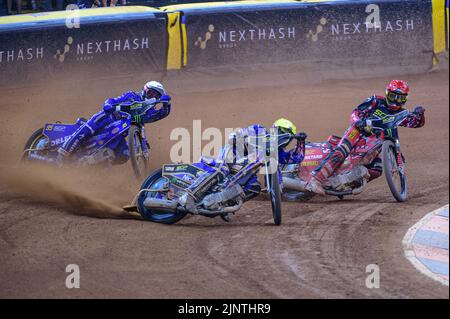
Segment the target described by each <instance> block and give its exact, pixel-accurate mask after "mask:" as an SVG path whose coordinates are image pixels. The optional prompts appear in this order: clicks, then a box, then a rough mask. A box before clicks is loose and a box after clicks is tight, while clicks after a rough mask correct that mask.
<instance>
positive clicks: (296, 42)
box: [0, 0, 448, 86]
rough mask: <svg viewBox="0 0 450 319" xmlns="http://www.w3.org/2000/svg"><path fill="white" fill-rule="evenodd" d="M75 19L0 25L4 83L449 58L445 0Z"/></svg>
mask: <svg viewBox="0 0 450 319" xmlns="http://www.w3.org/2000/svg"><path fill="white" fill-rule="evenodd" d="M77 14H78V15H79V16H77V17H75V16H73V13H71V12H51V13H43V14H28V15H19V16H12V17H3V18H0V86H8V85H10V86H11V85H16V86H20V85H23V84H24V83H36V82H37V81H47V80H49V79H50V80H51V79H54V80H55V79H56V80H60V79H66V80H67V79H69V80H70V78H71V77H72V78H73V77H74V75H80V76H81V77H83V78H93V79H95V78H96V77H110V78H112V77H121V76H130V75H137V74H141V75H142V74H145V75H148V76H150V77H155V78H160V76H161V75H163V74H165V72H166V70H176V72H175V73H178V74H179V75H181V76H184V77H186V75H189V74H190V73H189V72H200V73H198V74H196V75H195V76H197V75H199V76H202V74H208V76H215V75H217V74H220V75H221V76H222V75H223V74H224V70H226V71H227V74H234V73H233V72H234V71H238V72H244V73H245V72H247V71H249V72H250V71H251V70H263V71H264V70H270V71H273V70H279V69H278V68H279V66H284V70H286V69H288V70H291V69H292V70H294V69H296V71H300V72H302V71H303V70H304V69H305V66H306V67H307V68H309V69H310V71H311V70H312V71H314V70H320V71H321V72H322V71H323V72H327V71H328V69H329V68H330V66H335V65H339V67H341V69H342V70H344V71H347V70H353V69H357V68H365V69H366V70H367V71H366V74H367V72H372V70H377V71H379V73H378V75H380V74H383V72H391V73H392V72H397V73H400V72H408V73H409V72H421V71H424V70H426V69H429V68H431V66H432V65H433V62H434V63H435V64H436V63H437V61H438V57H437V54H439V53H442V52H446V51H448V0H372V1H365V0H362V1H357V0H345V1H344V0H334V1H323V0H317V1H314V0H308V1H301V2H299V1H294V0H280V1H270V0H267V1H264V0H249V1H224V2H212V3H193V4H185V5H172V6H168V7H163V8H160V9H152V8H149V7H134V6H128V7H120V8H103V9H87V10H81V11H77ZM398 67H403V69H402V68H400V69H398ZM396 68H397V69H396ZM183 71H186V72H183ZM279 71H280V73H282V72H283V71H282V70H281V69H280V70H279ZM202 72H203V73H202ZM249 72H248V73H249ZM339 72H340V71H339ZM351 72H352V71H350V72H349V73H346V74H351ZM171 74H173V73H171Z"/></svg>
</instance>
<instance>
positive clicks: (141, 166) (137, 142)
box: [128, 125, 148, 179]
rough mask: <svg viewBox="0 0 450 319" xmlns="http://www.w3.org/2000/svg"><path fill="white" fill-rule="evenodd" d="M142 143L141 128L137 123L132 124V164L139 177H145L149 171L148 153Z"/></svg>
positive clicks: (129, 145)
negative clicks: (145, 152)
mask: <svg viewBox="0 0 450 319" xmlns="http://www.w3.org/2000/svg"><path fill="white" fill-rule="evenodd" d="M142 144H143V141H142V136H141V130H140V128H139V127H138V126H136V125H131V127H130V131H129V132H128V147H129V149H130V160H131V165H132V166H133V171H134V175H135V176H136V178H137V179H143V178H144V177H145V176H146V174H147V171H148V155H147V156H146V155H145V154H144V148H143V146H142Z"/></svg>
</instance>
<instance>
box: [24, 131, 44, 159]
mask: <svg viewBox="0 0 450 319" xmlns="http://www.w3.org/2000/svg"><path fill="white" fill-rule="evenodd" d="M43 131H44V128H43V127H41V128H40V129H38V130H36V131H35V132H34V133H33V134H32V135H31V136H30V138H29V139H28V141H27V143H26V144H25V147H24V149H23V151H24V152H23V155H22V158H21V161H22V162H27V161H29V155H30V154H32V153H35V154H36V155H41V156H45V155H47V154H46V152H45V151H42V150H45V149H46V148H48V137H47V136H45V135H44V134H43ZM32 150H36V151H34V152H33V151H32Z"/></svg>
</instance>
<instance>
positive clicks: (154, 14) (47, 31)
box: [0, 7, 167, 86]
mask: <svg viewBox="0 0 450 319" xmlns="http://www.w3.org/2000/svg"><path fill="white" fill-rule="evenodd" d="M112 9H114V8H108V9H96V10H83V11H80V13H82V14H84V12H85V11H90V12H87V13H89V14H92V11H94V13H95V15H84V16H81V17H79V20H77V21H75V20H71V19H68V17H69V16H67V14H68V13H66V12H61V13H57V14H53V15H52V14H49V15H47V16H45V18H42V19H40V18H39V16H37V17H38V18H36V19H33V17H29V16H27V15H26V16H23V17H20V19H22V21H18V22H17V23H15V21H14V20H13V21H9V22H10V23H2V21H1V20H0V86H8V85H14V84H16V85H23V84H24V83H28V84H30V83H36V82H38V81H48V80H57V81H59V80H61V81H62V80H69V81H70V79H71V78H74V77H75V76H79V77H81V78H92V79H95V78H96V77H117V76H124V75H132V74H135V73H140V74H143V73H146V74H156V73H161V72H164V70H165V68H166V59H167V32H166V14H165V13H160V12H158V11H157V10H153V9H150V8H139V7H138V8H137V9H134V10H133V8H131V7H128V8H126V9H127V10H126V11H125V12H123V9H119V8H117V9H114V10H112ZM97 10H98V11H97ZM101 13H107V14H101ZM61 14H65V15H66V16H65V17H64V15H63V16H62V17H63V18H62V19H61V18H60V15H61ZM68 23H74V24H76V23H79V27H76V25H73V26H72V27H71V28H70V27H68V25H67V24H68Z"/></svg>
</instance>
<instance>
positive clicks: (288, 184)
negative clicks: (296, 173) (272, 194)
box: [283, 176, 308, 192]
mask: <svg viewBox="0 0 450 319" xmlns="http://www.w3.org/2000/svg"><path fill="white" fill-rule="evenodd" d="M283 188H285V189H291V190H295V191H299V192H308V190H307V189H306V182H304V181H302V180H300V179H296V178H290V177H284V176H283Z"/></svg>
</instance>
